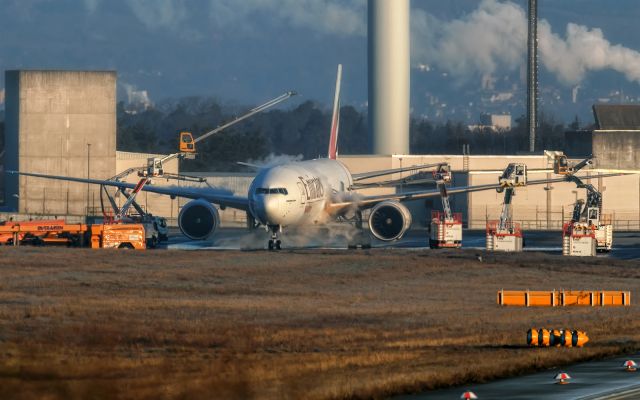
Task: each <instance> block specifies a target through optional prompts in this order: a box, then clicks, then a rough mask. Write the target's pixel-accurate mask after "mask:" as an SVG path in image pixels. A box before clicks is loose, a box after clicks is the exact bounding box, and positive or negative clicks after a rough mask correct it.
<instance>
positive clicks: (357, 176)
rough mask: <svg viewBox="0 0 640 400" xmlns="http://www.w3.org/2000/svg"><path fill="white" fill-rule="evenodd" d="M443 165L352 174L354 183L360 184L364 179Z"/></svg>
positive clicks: (416, 166) (413, 166)
mask: <svg viewBox="0 0 640 400" xmlns="http://www.w3.org/2000/svg"><path fill="white" fill-rule="evenodd" d="M442 164H443V163H436V164H422V165H412V166H411V167H404V168H393V169H382V170H379V171H370V172H363V173H361V174H351V176H352V177H353V181H354V182H358V181H361V180H364V179H369V178H376V177H378V176H384V175H391V174H396V173H399V172H405V171H415V170H418V169H423V168H431V167H437V166H440V165H442Z"/></svg>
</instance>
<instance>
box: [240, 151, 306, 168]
mask: <svg viewBox="0 0 640 400" xmlns="http://www.w3.org/2000/svg"><path fill="white" fill-rule="evenodd" d="M302 158H303V157H302V154H298V155H296V156H292V155H289V154H274V153H271V154H269V155H268V156H266V157H264V158H262V159H259V160H248V161H247V163H248V164H254V165H257V166H259V167H260V168H270V167H275V166H278V165H282V164H287V163H290V162H295V161H302Z"/></svg>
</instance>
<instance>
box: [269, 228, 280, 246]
mask: <svg viewBox="0 0 640 400" xmlns="http://www.w3.org/2000/svg"><path fill="white" fill-rule="evenodd" d="M269 229H271V239H269V251H273V250H280V249H281V247H280V245H281V244H282V242H281V241H280V239H278V234H279V233H280V231H281V228H280V225H273V226H270V227H269Z"/></svg>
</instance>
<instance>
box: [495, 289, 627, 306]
mask: <svg viewBox="0 0 640 400" xmlns="http://www.w3.org/2000/svg"><path fill="white" fill-rule="evenodd" d="M497 301H498V304H499V305H501V306H520V307H535V306H542V307H558V306H561V307H562V306H592V307H595V306H600V307H604V306H629V305H631V292H629V291H611V290H582V291H573V290H551V291H534V290H500V291H498V298H497Z"/></svg>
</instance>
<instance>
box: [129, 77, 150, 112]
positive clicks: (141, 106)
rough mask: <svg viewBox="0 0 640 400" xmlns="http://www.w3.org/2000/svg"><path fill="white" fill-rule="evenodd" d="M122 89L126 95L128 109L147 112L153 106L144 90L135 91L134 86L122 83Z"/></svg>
mask: <svg viewBox="0 0 640 400" xmlns="http://www.w3.org/2000/svg"><path fill="white" fill-rule="evenodd" d="M122 87H123V88H124V90H125V91H126V93H127V102H128V105H129V106H130V108H132V109H135V110H138V111H139V110H147V109H149V108H150V107H152V106H153V102H152V101H151V99H150V98H149V93H147V91H146V90H137V88H136V87H135V86H134V85H130V84H128V83H122Z"/></svg>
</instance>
